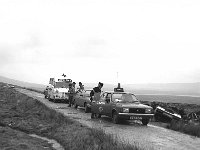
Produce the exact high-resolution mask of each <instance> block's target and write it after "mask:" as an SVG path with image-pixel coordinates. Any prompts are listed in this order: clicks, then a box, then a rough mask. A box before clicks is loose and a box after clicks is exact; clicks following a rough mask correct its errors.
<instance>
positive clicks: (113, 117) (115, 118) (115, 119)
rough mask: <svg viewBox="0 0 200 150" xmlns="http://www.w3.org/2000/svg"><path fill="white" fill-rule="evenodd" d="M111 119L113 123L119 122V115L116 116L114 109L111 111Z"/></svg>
mask: <svg viewBox="0 0 200 150" xmlns="http://www.w3.org/2000/svg"><path fill="white" fill-rule="evenodd" d="M112 121H113V123H115V124H119V122H120V119H119V116H118V114H117V112H116V111H115V112H114V113H113V115H112Z"/></svg>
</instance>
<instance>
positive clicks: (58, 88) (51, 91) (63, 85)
mask: <svg viewBox="0 0 200 150" xmlns="http://www.w3.org/2000/svg"><path fill="white" fill-rule="evenodd" d="M71 82H72V80H71V79H67V78H65V77H63V78H50V81H49V85H48V86H47V87H46V89H45V90H44V95H45V98H47V99H49V100H50V101H53V102H57V101H63V102H67V101H68V100H69V95H68V90H69V83H71Z"/></svg>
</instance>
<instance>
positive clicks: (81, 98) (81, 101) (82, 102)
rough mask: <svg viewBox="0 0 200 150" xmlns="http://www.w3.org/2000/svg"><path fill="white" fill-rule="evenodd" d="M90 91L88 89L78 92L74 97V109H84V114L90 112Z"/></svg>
mask: <svg viewBox="0 0 200 150" xmlns="http://www.w3.org/2000/svg"><path fill="white" fill-rule="evenodd" d="M91 91H92V90H90V89H88V90H82V91H79V92H78V93H77V94H76V95H75V97H74V107H75V108H78V106H80V107H84V110H85V113H88V112H90V110H91V105H90V103H91V100H90V92H91Z"/></svg>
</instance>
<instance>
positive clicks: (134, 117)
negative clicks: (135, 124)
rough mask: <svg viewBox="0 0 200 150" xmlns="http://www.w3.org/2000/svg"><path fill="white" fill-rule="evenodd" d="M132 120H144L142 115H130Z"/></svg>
mask: <svg viewBox="0 0 200 150" xmlns="http://www.w3.org/2000/svg"><path fill="white" fill-rule="evenodd" d="M130 120H142V117H137V116H130Z"/></svg>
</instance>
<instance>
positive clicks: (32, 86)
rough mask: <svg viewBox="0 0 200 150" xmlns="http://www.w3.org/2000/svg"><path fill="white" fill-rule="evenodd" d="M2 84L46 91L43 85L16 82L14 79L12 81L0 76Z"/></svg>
mask: <svg viewBox="0 0 200 150" xmlns="http://www.w3.org/2000/svg"><path fill="white" fill-rule="evenodd" d="M0 82H4V83H8V84H13V85H18V86H22V87H27V88H36V89H44V88H45V85H42V84H36V83H29V82H24V81H19V80H14V79H10V78H7V77H3V76H0Z"/></svg>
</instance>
